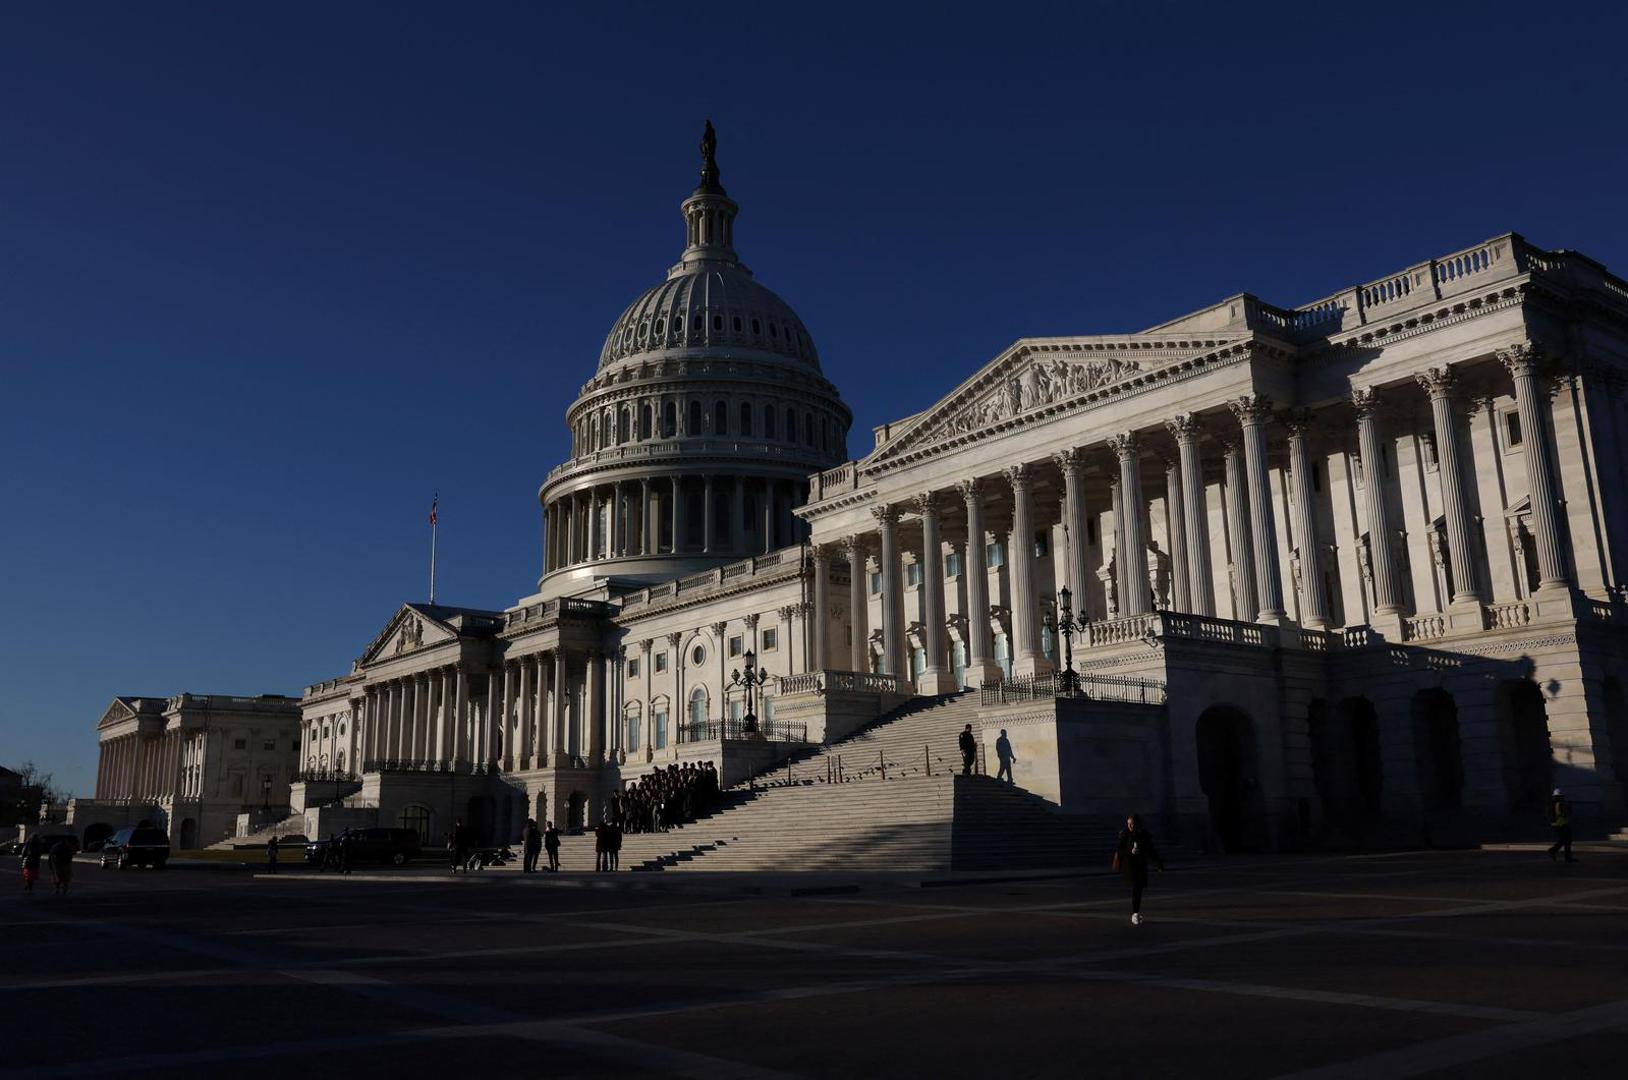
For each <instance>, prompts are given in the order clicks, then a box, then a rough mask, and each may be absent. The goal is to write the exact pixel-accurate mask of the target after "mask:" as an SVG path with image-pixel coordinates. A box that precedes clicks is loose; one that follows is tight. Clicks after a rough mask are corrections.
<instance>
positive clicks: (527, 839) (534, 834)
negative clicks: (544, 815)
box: [520, 818, 543, 874]
mask: <svg viewBox="0 0 1628 1080" xmlns="http://www.w3.org/2000/svg"><path fill="white" fill-rule="evenodd" d="M520 843H521V847H522V850H523V852H524V855H525V859H524V861H523V862H522V863H521V865H520V872H521V873H522V874H535V873H536V872H537V856H538V855H541V854H542V851H543V834H542V833H541V832H538V831H537V823H536V822H535V821H533V820H532V819H531V818H527V819H526V828H525V830H524V831H523V832H522V833H521V834H520Z"/></svg>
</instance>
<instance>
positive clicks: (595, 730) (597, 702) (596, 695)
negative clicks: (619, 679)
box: [583, 650, 605, 765]
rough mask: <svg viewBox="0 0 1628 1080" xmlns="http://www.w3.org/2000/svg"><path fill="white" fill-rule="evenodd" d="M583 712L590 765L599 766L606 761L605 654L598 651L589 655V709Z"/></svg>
mask: <svg viewBox="0 0 1628 1080" xmlns="http://www.w3.org/2000/svg"><path fill="white" fill-rule="evenodd" d="M583 711H584V713H585V714H586V715H585V716H584V717H583V724H584V725H585V726H586V727H587V729H588V730H587V732H586V735H587V737H588V763H589V764H590V765H599V764H601V763H603V762H604V760H605V654H604V653H601V652H599V651H597V650H595V651H593V652H590V653H589V654H588V707H587V708H586V709H585V710H583Z"/></svg>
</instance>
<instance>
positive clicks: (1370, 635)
mask: <svg viewBox="0 0 1628 1080" xmlns="http://www.w3.org/2000/svg"><path fill="white" fill-rule="evenodd" d="M1335 633H1336V634H1338V635H1339V636H1338V638H1337V639H1336V640H1338V641H1339V643H1340V648H1342V649H1366V648H1367V647H1368V646H1370V645H1372V644H1374V643H1375V642H1376V641H1378V640H1379V639H1378V638H1376V637H1374V630H1373V627H1371V626H1346V627H1342V628H1340V629H1339V630H1337V631H1335Z"/></svg>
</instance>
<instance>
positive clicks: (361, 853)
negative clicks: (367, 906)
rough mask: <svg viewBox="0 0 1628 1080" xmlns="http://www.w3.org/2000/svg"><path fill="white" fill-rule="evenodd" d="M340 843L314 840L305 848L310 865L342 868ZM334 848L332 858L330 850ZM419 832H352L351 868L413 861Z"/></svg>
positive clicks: (368, 830) (417, 848)
mask: <svg viewBox="0 0 1628 1080" xmlns="http://www.w3.org/2000/svg"><path fill="white" fill-rule="evenodd" d="M339 843H340V840H339V838H338V837H335V838H334V839H333V840H331V841H329V840H312V841H311V842H310V843H308V844H306V845H305V861H306V863H307V864H308V865H311V866H316V867H321V868H323V869H327V868H329V867H337V866H338V865H339V860H340V854H339V851H338V845H339ZM330 847H332V848H334V850H333V853H332V855H331V856H330V854H329V848H330ZM418 852H419V842H418V833H416V832H414V831H413V830H412V829H352V830H351V831H350V858H351V865H353V866H359V865H361V864H362V863H389V864H390V865H391V866H403V865H405V864H406V863H407V861H408V860H409V859H416V858H418Z"/></svg>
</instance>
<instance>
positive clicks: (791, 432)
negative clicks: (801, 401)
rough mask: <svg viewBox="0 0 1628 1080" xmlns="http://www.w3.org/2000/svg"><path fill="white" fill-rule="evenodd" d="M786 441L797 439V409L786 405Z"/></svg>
mask: <svg viewBox="0 0 1628 1080" xmlns="http://www.w3.org/2000/svg"><path fill="white" fill-rule="evenodd" d="M786 441H787V442H796V441H797V410H796V409H793V408H792V407H791V406H790V405H787V406H786Z"/></svg>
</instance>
